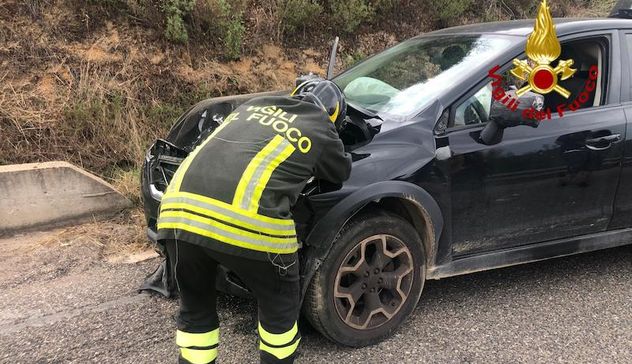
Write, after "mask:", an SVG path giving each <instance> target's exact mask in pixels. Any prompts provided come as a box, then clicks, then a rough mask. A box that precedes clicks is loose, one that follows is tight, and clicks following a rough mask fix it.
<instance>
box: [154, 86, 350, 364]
mask: <svg viewBox="0 0 632 364" xmlns="http://www.w3.org/2000/svg"><path fill="white" fill-rule="evenodd" d="M345 111H346V104H345V101H344V95H343V94H342V92H341V91H340V89H339V88H338V86H336V84H334V83H333V82H331V81H326V80H312V81H307V82H305V83H303V84H302V85H300V86H299V87H297V89H296V90H295V91H294V92H293V93H292V94H291V95H290V96H264V97H259V98H255V99H252V100H250V101H248V102H246V103H245V104H243V105H241V106H240V107H238V108H237V109H236V110H235V111H234V112H233V113H231V114H230V115H228V116H227V117H226V118H225V120H224V122H223V123H222V124H221V125H220V126H219V127H217V129H216V130H214V132H213V133H212V134H211V135H210V136H209V137H208V138H207V139H206V140H204V141H203V142H202V143H201V144H200V145H199V146H198V147H197V148H195V150H194V151H193V152H191V154H190V155H189V156H188V157H187V158H186V159H185V160H184V161H183V163H182V164H181V166H180V167H179V168H178V170H177V172H176V173H175V175H174V177H173V179H172V180H171V182H170V183H169V186H168V187H167V190H166V191H165V194H164V196H163V199H162V202H161V205H160V215H159V218H158V239H160V240H163V241H165V245H166V246H167V251H168V256H169V259H170V260H171V265H172V267H173V271H174V277H175V283H176V287H177V289H178V291H179V294H180V311H179V315H178V319H177V329H178V330H177V332H176V344H177V345H178V346H179V348H180V357H179V362H180V363H194V364H201V363H214V362H215V359H216V357H217V346H218V344H219V320H218V317H217V310H216V297H217V295H216V290H215V281H216V270H217V266H218V265H222V266H224V267H226V268H228V269H229V270H230V271H232V272H234V273H235V274H236V275H237V276H238V277H239V278H240V279H241V280H242V281H243V282H244V283H245V284H246V285H247V286H248V288H249V289H250V290H251V291H252V293H253V295H254V296H255V298H256V299H257V303H258V333H259V352H260V360H261V362H262V363H292V362H293V361H294V358H295V354H296V348H297V346H298V344H299V341H300V338H301V337H300V333H299V331H298V327H297V319H298V316H299V310H300V289H299V266H298V265H299V263H298V259H297V250H298V249H299V241H298V240H297V236H296V232H295V228H294V221H293V220H292V214H291V212H290V210H291V207H292V206H293V204H294V203H295V202H296V200H297V198H298V196H299V193H300V192H301V191H302V190H303V188H304V187H305V185H306V183H307V181H308V179H309V178H311V177H312V176H315V177H316V178H319V179H324V180H328V181H330V182H333V183H337V184H340V183H342V182H343V181H345V180H346V179H347V178H348V177H349V173H350V171H351V158H350V156H349V155H348V154H346V153H345V152H344V148H343V144H342V141H341V140H340V138H339V136H338V133H337V127H339V126H340V125H341V124H342V123H343V122H344V119H345Z"/></svg>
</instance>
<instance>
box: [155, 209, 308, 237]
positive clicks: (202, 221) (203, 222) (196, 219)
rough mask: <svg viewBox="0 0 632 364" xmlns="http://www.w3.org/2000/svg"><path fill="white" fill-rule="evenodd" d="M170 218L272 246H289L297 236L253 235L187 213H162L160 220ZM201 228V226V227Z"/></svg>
mask: <svg viewBox="0 0 632 364" xmlns="http://www.w3.org/2000/svg"><path fill="white" fill-rule="evenodd" d="M170 217H175V218H179V220H178V221H177V222H184V223H186V222H187V220H188V221H194V222H197V223H199V224H201V225H204V226H208V227H209V228H210V230H211V231H212V230H223V231H227V232H229V233H232V234H234V235H239V236H242V237H245V238H246V239H252V240H254V241H257V240H261V241H265V242H268V243H272V244H287V243H293V242H296V237H295V236H288V237H279V238H277V237H272V236H267V235H261V234H257V233H253V232H250V231H246V230H242V229H239V228H236V227H233V226H230V225H226V224H223V223H221V222H219V221H215V220H210V219H208V218H204V217H202V216H198V215H195V214H192V213H189V212H186V211H164V212H162V213H160V217H159V220H163V221H164V220H170V219H169V218H170ZM171 222H175V221H171ZM199 224H193V225H194V226H195V225H199ZM200 227H201V226H200Z"/></svg>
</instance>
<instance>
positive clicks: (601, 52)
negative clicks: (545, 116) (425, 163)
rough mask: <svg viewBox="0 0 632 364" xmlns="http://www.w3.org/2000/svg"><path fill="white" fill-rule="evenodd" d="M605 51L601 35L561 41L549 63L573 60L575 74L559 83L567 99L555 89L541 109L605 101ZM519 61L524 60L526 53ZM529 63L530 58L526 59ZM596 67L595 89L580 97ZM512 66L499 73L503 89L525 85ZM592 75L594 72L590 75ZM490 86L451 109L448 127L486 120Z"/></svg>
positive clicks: (591, 104) (582, 107) (546, 96)
mask: <svg viewBox="0 0 632 364" xmlns="http://www.w3.org/2000/svg"><path fill="white" fill-rule="evenodd" d="M607 54H608V50H607V42H606V41H605V40H604V39H603V38H601V37H600V38H589V39H580V40H573V41H568V42H565V43H562V53H561V56H560V57H559V58H558V59H557V60H556V61H555V62H553V64H552V65H551V66H552V67H555V66H557V65H558V63H557V62H559V60H569V59H572V60H573V65H572V68H574V69H576V72H575V73H574V75H573V76H572V77H570V78H568V79H566V80H563V81H562V80H560V81H559V82H558V85H560V86H561V87H563V88H564V89H565V90H568V92H569V97H568V98H566V97H564V96H563V95H561V94H560V93H558V92H556V91H552V92H550V93H548V94H546V95H544V110H546V109H547V108H550V109H551V110H552V111H553V112H555V110H556V108H557V106H558V105H561V104H565V105H571V104H573V102H574V101H575V100H578V101H581V102H578V103H577V106H578V107H577V109H585V108H590V107H596V106H601V105H603V104H604V103H605V102H604V100H605V97H604V96H605V95H606V86H607V85H606V80H607V77H606V72H607V67H606V61H607V58H606V55H607ZM522 60H527V58H526V56H524V57H522ZM527 62H529V63H530V64H531V63H532V62H531V61H529V60H527ZM594 67H596V68H597V69H598V74H597V77H596V80H595V88H594V90H593V91H592V92H590V93H589V97H588V98H587V99H585V97H583V96H580V95H581V94H582V92H584V91H585V89H586V84H587V82H589V81H590V79H591V68H594ZM510 69H511V68H509V69H507V70H505V72H503V73H502V75H503V82H502V87H503V89H505V90H512V89H513V90H518V89H520V88H522V87H525V86H528V80H523V79H520V78H518V77H514V76H513V75H511V73H510V72H509V70H510ZM593 77H594V75H593ZM492 94H493V86H492V84H491V81H490V82H489V83H487V84H485V86H483V87H482V88H481V89H479V90H478V91H477V92H475V93H474V95H472V96H471V97H469V98H468V99H467V100H465V101H464V102H462V103H460V104H458V105H457V106H456V108H455V109H454V118H453V122H452V125H450V127H461V126H468V125H476V124H481V123H486V122H487V121H488V120H489V117H490V116H491V115H490V110H492V103H493V102H496V101H494V100H493V97H492Z"/></svg>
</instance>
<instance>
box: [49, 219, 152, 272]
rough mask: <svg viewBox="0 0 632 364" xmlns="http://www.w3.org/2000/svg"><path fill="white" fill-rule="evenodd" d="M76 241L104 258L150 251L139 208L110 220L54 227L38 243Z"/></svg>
mask: <svg viewBox="0 0 632 364" xmlns="http://www.w3.org/2000/svg"><path fill="white" fill-rule="evenodd" d="M75 243H81V244H90V245H92V246H94V247H95V248H96V249H98V250H100V252H101V256H102V258H104V259H107V260H117V258H118V257H126V256H130V255H134V254H139V253H144V252H147V251H153V247H152V246H151V244H150V243H149V241H148V240H147V236H146V235H145V221H144V217H143V212H142V210H140V209H133V210H131V211H127V212H124V213H121V214H120V215H118V216H117V217H115V218H113V219H111V220H106V221H94V222H92V223H86V224H82V225H77V226H72V227H68V228H64V229H59V230H54V231H53V232H52V233H51V235H50V236H48V237H46V238H45V239H43V240H42V242H41V245H55V246H64V245H72V244H75Z"/></svg>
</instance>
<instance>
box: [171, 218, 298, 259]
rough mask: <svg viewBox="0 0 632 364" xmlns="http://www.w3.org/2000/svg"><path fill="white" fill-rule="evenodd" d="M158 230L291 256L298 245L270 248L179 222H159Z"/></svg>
mask: <svg viewBox="0 0 632 364" xmlns="http://www.w3.org/2000/svg"><path fill="white" fill-rule="evenodd" d="M158 229H180V230H184V231H188V232H191V233H194V234H197V235H201V236H206V237H208V238H212V239H215V240H218V241H221V242H224V243H227V244H231V245H234V246H238V247H241V248H246V249H251V250H256V251H261V252H270V253H278V254H291V253H295V252H296V251H297V250H298V243H296V242H293V243H288V244H283V245H280V246H279V247H271V246H268V245H261V244H253V243H247V242H244V241H242V240H238V239H234V238H230V237H227V236H224V235H221V234H218V233H215V232H212V231H208V230H206V229H202V228H199V227H195V226H190V225H187V224H186V223H179V222H164V223H160V222H159V223H158Z"/></svg>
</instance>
